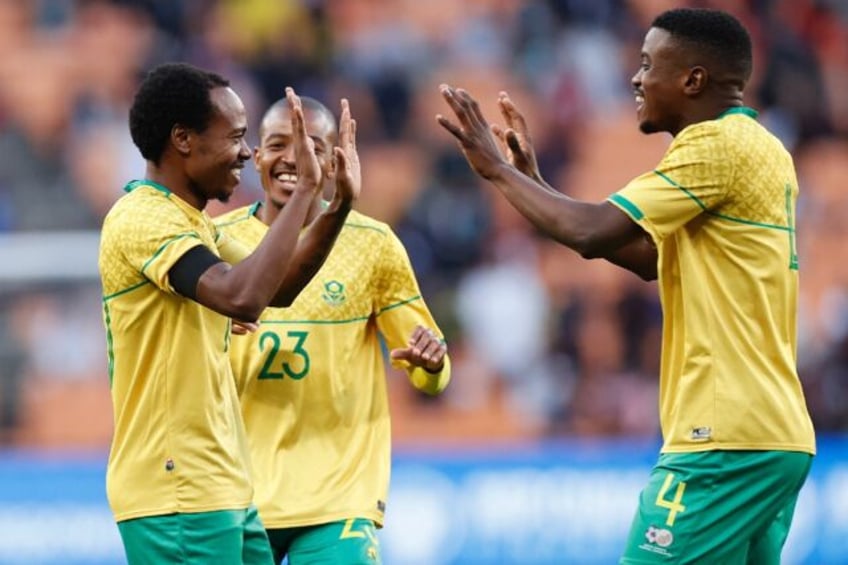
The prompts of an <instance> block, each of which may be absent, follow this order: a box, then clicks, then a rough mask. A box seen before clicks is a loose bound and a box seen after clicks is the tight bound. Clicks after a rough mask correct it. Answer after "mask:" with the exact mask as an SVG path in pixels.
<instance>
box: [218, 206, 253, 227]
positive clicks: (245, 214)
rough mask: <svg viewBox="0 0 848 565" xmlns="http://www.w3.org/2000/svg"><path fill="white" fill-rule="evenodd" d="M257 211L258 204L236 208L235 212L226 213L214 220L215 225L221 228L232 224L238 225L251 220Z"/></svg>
mask: <svg viewBox="0 0 848 565" xmlns="http://www.w3.org/2000/svg"><path fill="white" fill-rule="evenodd" d="M255 210H256V203H254V204H250V205H248V206H242V207H241V208H236V209H235V210H230V211H229V212H225V213H224V214H220V215H218V216H215V217H214V218H213V221H214V222H215V225H216V226H218V227H219V228H223V227H226V226H229V225H232V224H237V223H239V222H244V221H247V220H249V219H250V218H251V217H252V216H253V213H254V212H255Z"/></svg>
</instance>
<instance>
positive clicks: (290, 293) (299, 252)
mask: <svg viewBox="0 0 848 565" xmlns="http://www.w3.org/2000/svg"><path fill="white" fill-rule="evenodd" d="M351 204H352V202H350V201H338V200H336V199H334V200H333V201H332V202H331V203H330V205H329V207H328V208H327V209H325V210H324V211H323V212H322V213H321V214H319V215H318V217H317V218H315V220H314V221H313V222H312V223H311V224H310V225H309V227H308V228H307V229H306V231H305V232H304V234H303V236H301V237H300V239H299V240H298V242H297V247H296V249H295V252H294V257H293V258H292V260H291V267H290V268H289V270H288V271H287V272H286V275H285V278H284V279H283V281H282V284H280V286H279V288H278V289H277V293H276V295H275V296H274V299H273V300H272V301H271V305H272V306H283V307H285V306H289V305H290V304H291V303H292V302H294V299H295V298H297V295H298V294H300V291H302V290H303V289H304V287H305V286H306V285H307V284H309V281H311V280H312V277H314V276H315V273H317V272H318V270H319V269H320V268H321V265H323V264H324V261H325V260H326V259H327V255H329V253H330V250H331V249H332V247H333V244H334V243H335V241H336V238H337V237H338V235H339V232H341V229H342V226H344V223H345V220H346V219H347V216H348V214H349V213H350V210H351Z"/></svg>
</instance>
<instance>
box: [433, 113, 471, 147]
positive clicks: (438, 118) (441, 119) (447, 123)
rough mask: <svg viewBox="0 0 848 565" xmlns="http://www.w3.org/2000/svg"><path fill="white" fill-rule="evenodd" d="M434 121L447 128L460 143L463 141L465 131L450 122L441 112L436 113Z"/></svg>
mask: <svg viewBox="0 0 848 565" xmlns="http://www.w3.org/2000/svg"><path fill="white" fill-rule="evenodd" d="M436 121H437V122H439V125H440V126H442V127H443V128H445V129H446V130H448V132H450V134H451V135H453V136H454V137H455V138H456V139H457V140H459V142H460V143H465V133H464V132H463V131H462V128H460V127H459V126H457V125H454V124H453V123H451V121H450V120H448V119H447V118H446V117H444V116H443V115H441V114H436Z"/></svg>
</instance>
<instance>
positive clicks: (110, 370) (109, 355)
mask: <svg viewBox="0 0 848 565" xmlns="http://www.w3.org/2000/svg"><path fill="white" fill-rule="evenodd" d="M136 286H139V285H136ZM103 318H104V320H105V322H106V359H107V360H108V365H107V373H106V374H107V375H109V388H110V389H111V388H112V379H113V377H114V376H115V350H114V347H113V345H112V317H111V316H110V315H109V303H108V302H106V301H105V300H104V301H103Z"/></svg>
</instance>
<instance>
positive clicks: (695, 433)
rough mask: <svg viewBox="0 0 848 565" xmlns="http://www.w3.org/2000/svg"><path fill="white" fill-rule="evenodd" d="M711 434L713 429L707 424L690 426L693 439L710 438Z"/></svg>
mask: <svg viewBox="0 0 848 565" xmlns="http://www.w3.org/2000/svg"><path fill="white" fill-rule="evenodd" d="M712 435H713V430H712V428H710V427H709V426H702V427H700V428H692V439H694V440H704V439H710V437H712Z"/></svg>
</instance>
